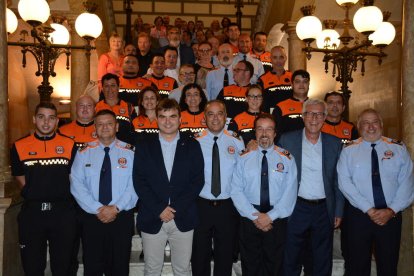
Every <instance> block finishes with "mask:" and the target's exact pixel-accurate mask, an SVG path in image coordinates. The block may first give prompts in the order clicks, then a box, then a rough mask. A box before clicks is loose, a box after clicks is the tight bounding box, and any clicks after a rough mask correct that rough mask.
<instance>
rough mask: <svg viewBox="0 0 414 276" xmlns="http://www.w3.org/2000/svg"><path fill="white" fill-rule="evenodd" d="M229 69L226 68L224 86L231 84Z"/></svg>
mask: <svg viewBox="0 0 414 276" xmlns="http://www.w3.org/2000/svg"><path fill="white" fill-rule="evenodd" d="M228 71H229V69H227V68H226V69H224V80H223V87H226V86H229V72H228Z"/></svg>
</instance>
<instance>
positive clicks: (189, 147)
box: [133, 135, 204, 234]
mask: <svg viewBox="0 0 414 276" xmlns="http://www.w3.org/2000/svg"><path fill="white" fill-rule="evenodd" d="M133 181H134V187H135V191H136V192H137V194H138V197H139V200H138V217H137V227H138V229H140V230H142V231H144V232H146V233H149V234H156V233H158V232H159V230H160V228H161V225H162V221H161V219H160V217H159V216H160V214H161V213H162V211H164V209H165V208H166V207H167V206H168V205H169V206H171V207H172V208H173V209H175V210H176V213H175V218H174V221H175V223H176V225H177V228H178V229H179V230H180V231H182V232H186V231H190V230H192V229H194V227H195V226H196V224H197V222H198V215H197V207H196V199H197V197H198V195H199V193H200V192H201V189H202V188H203V186H204V159H203V153H202V151H201V147H200V144H199V143H198V142H197V141H196V140H195V139H193V138H188V137H183V136H181V138H180V139H179V140H178V142H177V148H176V152H175V156H174V164H173V168H172V172H171V178H170V180H168V175H167V171H166V169H165V165H164V159H163V156H162V150H161V144H160V141H159V137H158V135H154V136H151V137H148V138H147V139H144V140H140V141H139V143H138V144H137V145H136V148H135V158H134V169H133ZM168 200H170V203H169V204H168Z"/></svg>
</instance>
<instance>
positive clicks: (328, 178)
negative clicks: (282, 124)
mask: <svg viewBox="0 0 414 276" xmlns="http://www.w3.org/2000/svg"><path fill="white" fill-rule="evenodd" d="M321 135H322V136H321V139H322V160H323V163H322V171H323V183H324V188H325V195H326V205H327V208H328V214H329V218H330V219H331V221H332V223H333V222H334V218H335V217H342V213H343V207H344V197H343V195H342V193H341V191H340V190H339V188H338V176H337V171H336V163H337V162H338V159H339V155H340V153H341V149H342V144H341V140H340V139H339V138H337V137H335V136H332V135H329V134H326V133H323V132H322V133H321ZM302 137H303V129H301V130H296V131H291V132H287V133H283V134H282V136H281V137H280V140H279V142H278V144H279V145H280V147H282V148H284V149H286V150H288V151H289V152H290V153H291V154H292V155H293V156H294V157H295V161H296V167H297V168H298V182H299V185H300V181H301V176H302V175H301V174H302Z"/></svg>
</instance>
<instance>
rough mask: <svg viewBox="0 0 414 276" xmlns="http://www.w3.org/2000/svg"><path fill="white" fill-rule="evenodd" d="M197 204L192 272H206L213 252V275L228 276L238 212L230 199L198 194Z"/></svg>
mask: <svg viewBox="0 0 414 276" xmlns="http://www.w3.org/2000/svg"><path fill="white" fill-rule="evenodd" d="M197 205H198V211H199V218H200V224H199V225H198V226H197V227H196V228H195V229H194V236H193V252H192V256H191V269H192V273H193V275H194V276H210V275H211V257H212V256H213V259H214V271H213V274H214V276H230V275H231V273H232V267H233V253H234V247H235V244H236V241H237V226H238V222H239V213H238V212H237V210H236V208H235V207H234V205H233V202H232V201H231V199H226V200H220V201H209V200H206V199H202V198H199V200H198V201H197ZM212 240H213V245H212ZM213 248H214V250H213Z"/></svg>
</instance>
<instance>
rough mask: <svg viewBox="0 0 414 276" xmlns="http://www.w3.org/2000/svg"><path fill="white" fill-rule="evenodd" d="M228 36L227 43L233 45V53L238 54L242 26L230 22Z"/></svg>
mask: <svg viewBox="0 0 414 276" xmlns="http://www.w3.org/2000/svg"><path fill="white" fill-rule="evenodd" d="M226 34H227V37H228V38H229V39H228V41H227V43H229V45H230V46H231V49H232V50H233V54H234V55H236V54H237V53H238V52H239V36H240V28H239V25H237V24H236V23H230V24H229V26H228V28H227V31H226Z"/></svg>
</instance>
